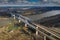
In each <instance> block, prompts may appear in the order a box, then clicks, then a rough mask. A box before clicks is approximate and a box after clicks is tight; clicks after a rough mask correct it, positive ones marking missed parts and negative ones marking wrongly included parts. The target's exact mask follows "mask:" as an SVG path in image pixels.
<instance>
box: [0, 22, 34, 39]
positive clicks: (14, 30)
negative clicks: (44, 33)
mask: <svg viewBox="0 0 60 40" xmlns="http://www.w3.org/2000/svg"><path fill="white" fill-rule="evenodd" d="M22 30H23V27H21V26H19V27H17V26H14V22H12V23H9V24H7V25H5V26H2V27H0V40H33V38H32V39H31V36H30V35H27V34H25V33H24V32H23V31H22Z"/></svg>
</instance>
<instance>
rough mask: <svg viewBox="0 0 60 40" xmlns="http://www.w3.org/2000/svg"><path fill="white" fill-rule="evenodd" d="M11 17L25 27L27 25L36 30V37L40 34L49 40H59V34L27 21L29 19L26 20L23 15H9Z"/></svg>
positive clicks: (29, 20)
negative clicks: (22, 23)
mask: <svg viewBox="0 0 60 40" xmlns="http://www.w3.org/2000/svg"><path fill="white" fill-rule="evenodd" d="M11 16H13V17H14V19H18V20H19V22H20V21H22V22H24V23H25V26H27V25H28V26H29V27H31V28H33V29H35V30H36V35H39V33H41V34H43V35H44V37H48V38H49V39H51V40H56V39H59V40H60V33H57V32H56V31H54V30H51V29H49V28H47V27H45V26H42V25H39V24H36V23H34V22H33V21H32V20H31V19H29V18H27V17H25V16H23V15H20V14H12V13H11Z"/></svg>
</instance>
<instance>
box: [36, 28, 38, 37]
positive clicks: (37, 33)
mask: <svg viewBox="0 0 60 40" xmlns="http://www.w3.org/2000/svg"><path fill="white" fill-rule="evenodd" d="M37 29H38V27H36V36H38V30H37Z"/></svg>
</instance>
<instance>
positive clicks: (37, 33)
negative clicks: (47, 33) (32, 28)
mask: <svg viewBox="0 0 60 40" xmlns="http://www.w3.org/2000/svg"><path fill="white" fill-rule="evenodd" d="M37 29H38V27H36V40H39V39H38V34H39V33H38V30H37Z"/></svg>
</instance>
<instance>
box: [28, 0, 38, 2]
mask: <svg viewBox="0 0 60 40" xmlns="http://www.w3.org/2000/svg"><path fill="white" fill-rule="evenodd" d="M28 1H30V2H38V0H28Z"/></svg>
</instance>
